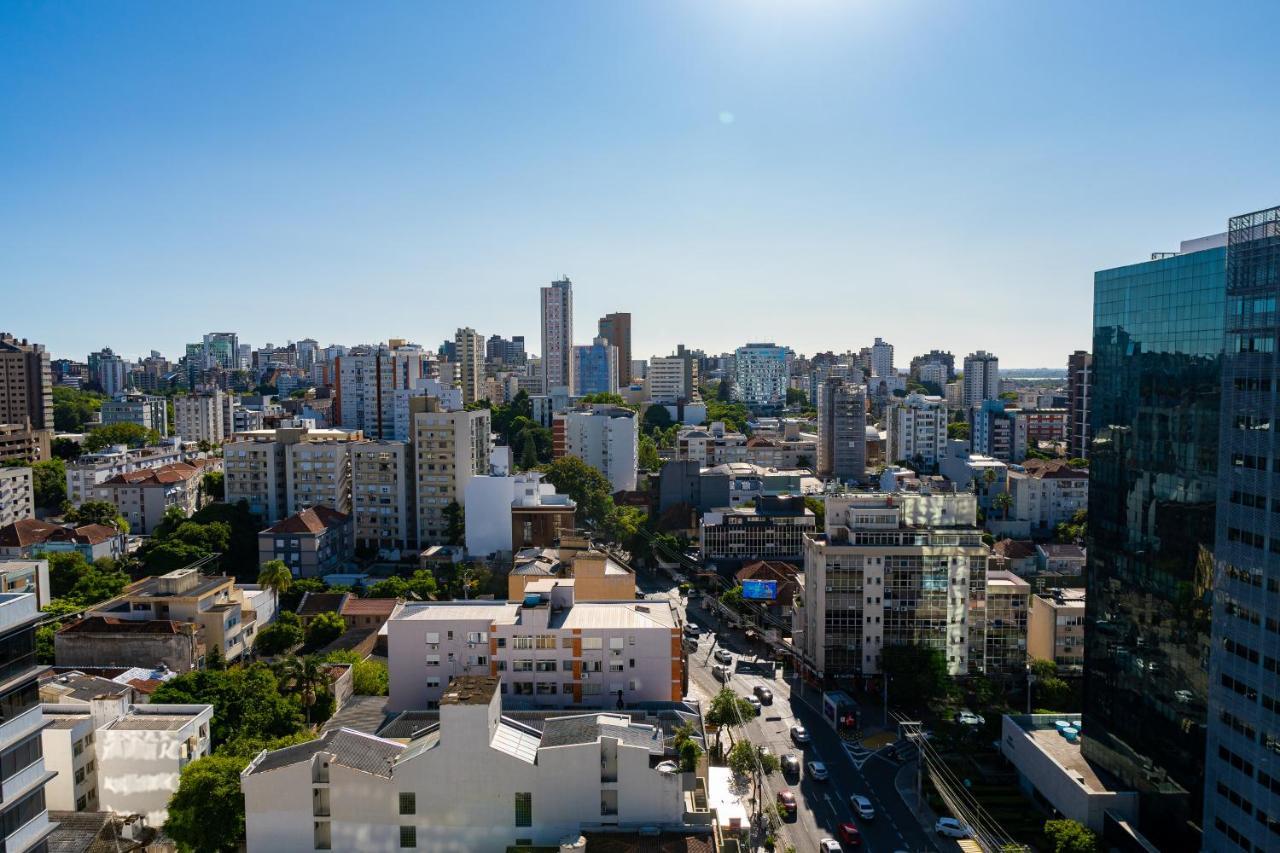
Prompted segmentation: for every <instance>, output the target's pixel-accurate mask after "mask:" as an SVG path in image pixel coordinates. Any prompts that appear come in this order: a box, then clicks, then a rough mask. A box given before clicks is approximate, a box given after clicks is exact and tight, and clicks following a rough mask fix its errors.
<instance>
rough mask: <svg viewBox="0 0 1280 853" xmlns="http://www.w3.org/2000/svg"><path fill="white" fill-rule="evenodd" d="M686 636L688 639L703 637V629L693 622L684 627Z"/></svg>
mask: <svg viewBox="0 0 1280 853" xmlns="http://www.w3.org/2000/svg"><path fill="white" fill-rule="evenodd" d="M684 635H685V636H686V637H694V638H697V637H701V636H702V629H701V628H699V627H698V626H697V625H695V624H693V623H692V622H689V623H687V624H686V625H685V626H684Z"/></svg>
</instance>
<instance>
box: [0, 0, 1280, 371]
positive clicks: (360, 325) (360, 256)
mask: <svg viewBox="0 0 1280 853" xmlns="http://www.w3.org/2000/svg"><path fill="white" fill-rule="evenodd" d="M1278 25H1280V4H1277V3H1275V2H1269V3H1257V4H1251V3H1244V2H1232V3H1229V4H1212V3H1197V4H1176V3H1168V2H1163V3H1149V4H1147V3H1137V2H1122V3H1117V2H1096V3H1048V2H1029V3H1028V2H1014V0H1010V2H1005V3H993V2H970V0H966V2H932V3H921V2H904V0H851V2H834V0H779V1H778V2H742V1H741V0H738V2H729V0H724V2H715V0H701V2H695V0H684V2H657V0H653V2H635V3H625V2H580V3H554V2H509V3H501V4H487V3H481V4H476V3H419V2H413V3H410V2H405V3H334V4H329V3H321V2H315V0H308V2H300V3H296V4H295V3H286V2H269V3H256V2H241V3H205V4H191V3H130V4H123V5H122V4H116V3H101V2H85V3H76V2H58V3H21V2H16V1H15V2H6V3H4V4H0V330H8V331H11V332H13V333H15V334H17V335H19V336H20V337H22V336H25V337H29V338H31V339H33V340H38V341H41V342H43V343H45V344H47V345H48V346H49V348H50V349H51V350H52V351H53V352H54V353H55V355H58V356H71V357H76V358H81V359H83V358H84V357H85V355H86V354H87V353H88V352H89V351H91V350H96V349H98V348H100V347H103V346H111V347H112V348H114V349H115V350H116V351H117V352H122V353H124V354H126V355H129V356H137V355H141V354H145V353H146V352H147V351H149V350H151V349H159V350H161V351H162V352H165V353H166V354H167V355H170V356H171V357H177V356H178V355H180V354H181V347H182V345H183V344H184V343H185V342H187V341H194V340H198V339H199V337H200V335H201V334H202V333H204V332H208V331H215V330H234V331H237V332H238V333H239V334H240V336H241V340H242V341H246V342H249V343H253V344H254V345H260V344H262V343H264V342H266V341H271V342H273V343H277V344H282V343H284V342H285V341H287V340H291V339H298V338H303V337H308V336H310V337H314V338H317V339H319V340H320V341H321V343H325V344H327V343H329V342H344V343H360V342H368V341H375V340H381V339H385V338H387V337H408V338H410V339H412V340H415V341H418V342H420V343H422V344H424V345H432V346H434V345H435V344H437V343H438V342H439V341H440V340H442V339H443V338H444V337H446V336H452V333H453V330H454V329H455V328H456V327H458V326H464V325H465V326H473V327H475V328H476V329H477V330H479V331H480V332H481V333H484V334H494V333H497V334H502V335H504V336H510V335H512V334H524V335H526V336H527V337H528V338H529V340H530V347H531V349H533V350H536V349H538V346H539V345H538V343H537V336H538V293H537V288H538V287H539V286H540V285H542V284H544V283H546V282H548V281H550V280H551V279H553V278H556V277H559V276H560V275H561V274H567V275H569V276H570V277H571V278H572V279H573V281H574V286H575V300H576V319H577V324H576V325H577V329H576V332H577V338H578V339H579V342H582V343H586V342H589V340H590V338H591V336H592V335H593V334H594V333H595V320H596V318H597V317H599V316H600V315H602V314H603V313H605V312H607V311H619V310H621V311H630V312H632V315H633V324H634V355H635V357H637V358H641V357H647V356H650V355H653V354H660V355H661V354H666V353H667V352H668V351H669V350H670V349H672V348H673V347H674V345H675V344H676V343H677V342H685V343H687V344H689V345H691V346H699V347H702V348H704V349H706V350H708V351H713V352H717V351H721V350H727V349H732V348H733V347H735V346H738V345H740V344H742V343H744V342H746V341H748V340H760V339H765V340H775V341H777V342H779V343H784V344H788V345H790V346H792V347H793V348H795V349H796V350H797V351H798V352H805V353H811V352H814V351H815V350H825V349H835V350H844V349H847V348H854V349H856V348H858V347H860V346H865V345H869V344H870V343H871V341H872V339H873V338H874V337H875V336H876V335H881V336H883V337H885V338H886V339H888V340H889V341H890V342H891V343H893V344H895V345H896V347H897V356H898V361H899V363H900V364H905V363H906V361H907V360H908V359H909V357H910V355H911V354H912V353H914V352H919V351H923V350H927V349H929V348H932V347H941V348H945V349H950V350H952V351H954V352H956V353H957V355H959V354H962V353H965V352H969V351H971V350H973V349H978V348H986V349H989V350H993V351H995V352H996V353H997V354H999V355H1000V357H1001V362H1002V364H1004V365H1006V366H1023V367H1030V366H1040V365H1049V366H1057V365H1060V364H1063V363H1064V361H1065V358H1066V355H1067V353H1068V352H1069V351H1070V350H1072V349H1076V348H1082V347H1088V345H1089V337H1090V317H1091V310H1092V273H1093V271H1094V270H1096V269H1101V268H1106V267H1111V266H1117V265H1120V264H1125V263H1131V262H1134V261H1139V260H1142V259H1145V258H1146V257H1148V255H1149V253H1150V252H1151V251H1154V250H1170V249H1176V248H1177V244H1178V241H1179V240H1180V239H1183V238H1188V237H1194V236H1200V235H1204V234H1208V233H1213V232H1217V231H1221V230H1223V229H1224V228H1225V224H1226V220H1227V217H1228V216H1230V215H1231V214H1235V213H1241V212H1246V211H1250V210H1256V209H1259V208H1264V207H1269V206H1271V205H1274V204H1280V180H1278V178H1280V158H1277V157H1276V156H1275V155H1274V154H1273V153H1272V148H1273V147H1274V144H1273V140H1275V139H1276V138H1278V132H1280V96H1278V95H1277V87H1276V84H1275V80H1276V76H1277V71H1280V53H1277V50H1276V42H1275V36H1276V33H1277V32H1280V26H1278Z"/></svg>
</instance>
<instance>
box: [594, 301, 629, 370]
mask: <svg viewBox="0 0 1280 853" xmlns="http://www.w3.org/2000/svg"><path fill="white" fill-rule="evenodd" d="M599 332H600V337H601V338H604V341H605V343H606V344H609V345H610V346H612V347H614V348H615V349H616V350H617V355H616V361H617V363H618V383H617V384H618V386H619V387H621V388H625V387H627V386H628V385H630V384H631V383H632V381H633V379H632V373H631V315H630V314H629V313H626V312H620V313H613V314H605V315H604V316H603V317H601V318H600V323H599Z"/></svg>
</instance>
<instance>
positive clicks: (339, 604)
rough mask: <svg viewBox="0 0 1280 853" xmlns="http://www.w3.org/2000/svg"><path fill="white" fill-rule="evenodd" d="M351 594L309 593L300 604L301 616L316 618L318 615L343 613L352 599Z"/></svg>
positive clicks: (299, 611)
mask: <svg viewBox="0 0 1280 853" xmlns="http://www.w3.org/2000/svg"><path fill="white" fill-rule="evenodd" d="M351 597H352V595H351V593H349V592H307V593H303V596H302V601H299V602H298V615H299V616H314V615H316V614H317V613H328V612H330V611H335V612H341V610H342V608H343V605H345V604H346V600H347V599H348V598H351Z"/></svg>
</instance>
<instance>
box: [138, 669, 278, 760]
mask: <svg viewBox="0 0 1280 853" xmlns="http://www.w3.org/2000/svg"><path fill="white" fill-rule="evenodd" d="M151 701H152V702H154V703H157V704H160V703H165V702H172V703H176V704H180V705H182V704H196V705H199V704H209V705H212V706H213V723H212V736H213V744H214V747H215V748H217V747H218V746H220V745H222V744H224V743H226V742H228V741H230V740H235V739H242V738H250V737H266V738H276V737H284V736H287V735H293V734H297V733H298V732H299V731H301V730H302V714H301V709H300V707H299V705H298V703H297V702H295V701H293V700H292V699H288V698H286V697H285V696H283V695H282V694H281V691H280V683H279V680H278V679H277V678H276V675H275V673H274V672H272V671H271V668H270V667H268V666H267V665H265V664H262V663H254V664H250V665H249V666H247V667H241V668H236V669H228V670H224V671H221V672H215V671H210V670H197V671H195V672H188V673H184V674H182V675H179V676H177V677H175V678H171V679H169V680H168V681H166V682H165V683H164V684H161V685H160V686H159V687H157V688H156V690H155V692H154V693H152V694H151Z"/></svg>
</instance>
